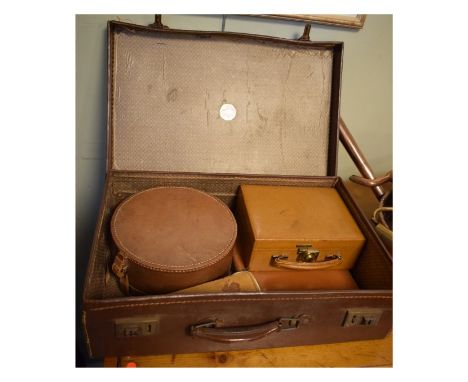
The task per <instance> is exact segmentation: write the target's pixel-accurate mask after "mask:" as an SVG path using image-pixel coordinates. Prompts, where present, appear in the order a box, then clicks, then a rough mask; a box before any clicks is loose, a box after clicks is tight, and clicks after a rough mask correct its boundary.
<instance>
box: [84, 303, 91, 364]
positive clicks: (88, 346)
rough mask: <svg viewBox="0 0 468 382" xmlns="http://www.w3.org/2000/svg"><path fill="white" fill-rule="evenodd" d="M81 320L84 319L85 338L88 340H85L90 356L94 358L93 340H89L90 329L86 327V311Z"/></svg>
mask: <svg viewBox="0 0 468 382" xmlns="http://www.w3.org/2000/svg"><path fill="white" fill-rule="evenodd" d="M81 319H82V322H83V328H84V334H85V338H86V340H85V342H86V346H87V348H88V353H89V356H90V357H91V358H92V357H93V351H92V349H91V340H90V339H89V335H88V328H87V326H86V311H85V310H84V311H83V314H82V316H81Z"/></svg>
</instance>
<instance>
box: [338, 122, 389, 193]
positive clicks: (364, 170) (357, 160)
mask: <svg viewBox="0 0 468 382" xmlns="http://www.w3.org/2000/svg"><path fill="white" fill-rule="evenodd" d="M340 142H341V143H342V145H343V146H344V148H345V149H346V151H347V152H348V154H349V156H350V157H351V159H352V160H353V162H354V164H355V165H356V167H357V168H358V170H359V172H360V173H361V175H362V176H363V177H364V178H366V179H370V180H374V179H375V175H374V172H373V171H372V168H371V166H370V164H369V162H367V160H366V158H365V157H364V154H363V153H362V151H361V150H360V149H359V146H358V145H357V143H356V141H355V140H354V138H353V136H352V135H351V132H350V131H349V130H348V127H347V126H346V124H345V122H344V121H343V118H341V116H340ZM372 191H373V192H374V195H375V196H376V197H377V199H378V200H380V199H381V198H382V196H383V195H384V194H385V191H384V189H383V188H382V186H374V187H372Z"/></svg>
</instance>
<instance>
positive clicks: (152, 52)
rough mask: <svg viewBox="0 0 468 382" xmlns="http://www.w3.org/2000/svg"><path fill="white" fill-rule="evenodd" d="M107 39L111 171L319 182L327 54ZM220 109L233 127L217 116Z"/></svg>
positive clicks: (193, 41) (152, 38)
mask: <svg viewBox="0 0 468 382" xmlns="http://www.w3.org/2000/svg"><path fill="white" fill-rule="evenodd" d="M114 38H115V40H114V47H115V48H114V55H113V57H112V59H113V61H112V62H113V70H114V71H113V76H112V91H113V93H112V95H113V98H112V103H113V106H112V108H111V110H112V118H111V126H110V127H111V129H112V131H113V134H114V135H113V140H112V142H111V144H112V145H113V159H112V168H113V169H116V170H137V171H138V170H140V171H141V170H142V171H168V172H202V173H214V172H215V173H243V174H281V175H298V176H303V175H313V176H321V175H327V155H328V135H329V123H330V121H329V119H330V99H331V78H332V75H331V74H332V61H333V52H332V50H331V49H330V50H329V49H324V48H321V49H319V48H311V47H304V46H290V45H286V44H277V43H276V44H275V43H271V42H265V41H258V40H248V41H247V40H242V41H237V40H232V39H226V38H223V37H219V36H209V38H206V37H205V38H201V37H198V36H190V37H188V35H182V36H180V35H178V36H176V37H175V36H173V35H166V34H162V33H159V34H144V33H138V32H129V31H126V30H123V31H119V32H118V33H116V34H115V35H114ZM226 103H228V104H232V105H234V107H235V108H236V111H237V114H236V117H235V118H234V120H232V121H225V120H223V119H222V118H221V117H220V114H219V111H220V108H221V106H222V105H223V104H226Z"/></svg>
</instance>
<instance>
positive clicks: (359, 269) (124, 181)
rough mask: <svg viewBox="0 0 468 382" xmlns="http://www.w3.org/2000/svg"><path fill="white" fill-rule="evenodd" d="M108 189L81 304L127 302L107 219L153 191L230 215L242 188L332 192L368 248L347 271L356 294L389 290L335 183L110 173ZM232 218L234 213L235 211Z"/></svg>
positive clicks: (386, 267) (386, 275)
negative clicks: (204, 199)
mask: <svg viewBox="0 0 468 382" xmlns="http://www.w3.org/2000/svg"><path fill="white" fill-rule="evenodd" d="M110 177H111V178H110V181H109V183H108V188H107V189H106V191H105V192H106V195H105V201H104V209H103V211H102V215H101V216H100V220H99V222H98V232H97V236H98V239H97V242H96V243H95V244H94V246H93V249H92V253H91V261H90V264H91V265H90V267H91V268H90V270H89V272H90V275H89V277H88V284H87V286H86V289H85V298H86V299H90V300H101V299H112V298H121V297H125V296H124V295H123V294H122V292H121V291H120V289H119V286H118V283H117V279H116V278H115V277H114V275H113V274H112V271H111V270H110V262H111V261H112V259H113V251H114V249H113V248H114V245H113V243H112V237H111V235H110V219H111V217H112V213H113V211H114V209H115V208H116V207H117V205H118V204H119V203H120V202H122V201H123V200H124V199H126V198H127V197H128V196H130V195H132V194H134V193H136V192H140V191H143V190H145V189H148V188H152V187H160V186H186V187H193V188H196V189H199V190H202V191H205V192H207V193H209V194H211V195H213V196H215V197H218V198H219V199H221V200H222V201H223V202H224V203H226V204H227V205H228V206H229V207H230V208H231V209H233V210H234V208H235V199H236V195H237V191H238V188H239V186H240V184H264V185H289V186H303V187H336V188H337V190H338V192H339V193H340V195H341V197H342V198H343V200H344V202H345V203H346V205H347V206H348V208H349V210H350V212H351V213H352V215H353V216H354V218H355V220H356V222H357V224H358V225H359V227H360V228H361V230H362V232H363V233H364V235H365V236H366V244H365V246H364V248H363V250H362V252H361V254H360V256H359V258H358V260H357V262H356V264H355V266H354V267H353V269H352V270H351V274H352V276H353V278H354V279H355V281H356V283H357V284H358V286H359V288H360V289H370V290H391V289H392V264H391V260H390V259H389V258H388V257H387V254H386V252H385V250H383V249H382V243H381V242H380V240H379V239H378V238H376V236H374V235H371V234H370V230H371V228H370V223H369V222H368V221H367V220H366V219H365V218H364V217H363V216H362V215H361V214H360V212H359V210H358V208H357V206H356V205H355V204H354V202H353V201H352V199H351V197H350V196H349V194H348V193H347V191H346V190H345V189H344V186H343V185H342V183H341V181H339V180H338V178H335V177H310V178H296V177H265V176H233V175H229V176H222V175H204V174H174V173H172V174H164V173H152V174H150V173H146V174H141V173H129V172H124V173H120V172H117V173H115V172H113V173H111V175H110ZM234 213H235V211H234Z"/></svg>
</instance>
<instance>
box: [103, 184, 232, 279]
mask: <svg viewBox="0 0 468 382" xmlns="http://www.w3.org/2000/svg"><path fill="white" fill-rule="evenodd" d="M162 188H164V189H185V190H191V191H196V192H198V193H199V194H202V195H204V196H208V197H209V198H211V199H213V200H214V201H215V202H216V203H218V204H219V205H220V206H221V207H223V209H224V210H225V211H226V212H227V213H228V215H229V218H230V219H231V222H232V223H233V224H234V232H233V235H232V237H231V239H230V241H229V242H228V244H227V245H226V247H224V248H223V249H222V250H221V251H220V252H219V253H218V255H216V257H214V258H212V259H208V260H205V261H201V262H198V263H195V264H191V265H170V266H169V265H165V264H159V263H154V262H150V261H148V262H146V261H145V262H142V261H141V260H140V259H139V258H138V257H137V256H136V255H135V254H134V253H133V252H132V251H130V250H129V249H128V248H126V247H125V245H123V244H122V240H121V239H120V237H119V234H118V232H117V229H116V228H115V220H117V217H118V215H119V213H120V211H121V209H122V207H123V206H124V205H125V204H126V203H128V202H129V201H131V200H132V199H133V198H135V197H137V196H139V195H140V194H142V193H144V192H149V191H153V190H155V189H162ZM111 233H112V236H113V238H114V240H115V241H116V244H117V246H119V247H121V248H122V250H123V251H124V252H125V255H126V257H127V258H128V259H129V260H130V261H132V262H134V263H135V264H137V265H139V266H141V267H143V268H147V269H150V270H158V271H161V272H190V271H197V270H200V269H202V268H204V267H206V266H209V265H213V264H216V263H218V262H220V261H222V260H224V258H225V257H226V255H228V254H229V253H230V252H231V250H232V247H233V246H234V243H235V241H236V237H237V222H236V219H235V218H234V215H233V214H232V212H231V210H230V209H229V207H228V206H226V205H225V204H224V203H223V202H222V201H220V200H219V199H218V198H215V197H214V196H212V195H210V194H208V193H206V192H203V191H200V190H197V189H196V188H191V187H177V186H162V187H152V188H149V189H147V190H144V191H140V192H137V193H135V194H133V195H132V196H130V197H128V198H127V199H125V200H124V201H123V202H122V203H121V204H120V205H119V206H118V207H117V209H116V211H115V212H114V214H113V216H112V219H111ZM173 268H181V269H180V270H178V269H173Z"/></svg>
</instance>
